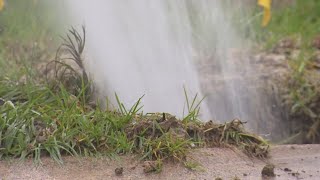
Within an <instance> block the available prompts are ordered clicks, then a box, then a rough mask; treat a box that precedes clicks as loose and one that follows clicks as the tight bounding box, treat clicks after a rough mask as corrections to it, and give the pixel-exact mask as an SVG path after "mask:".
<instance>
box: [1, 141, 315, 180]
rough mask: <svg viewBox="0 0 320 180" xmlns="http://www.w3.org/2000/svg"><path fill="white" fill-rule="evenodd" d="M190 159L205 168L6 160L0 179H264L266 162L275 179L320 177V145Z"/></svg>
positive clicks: (198, 153) (130, 161)
mask: <svg viewBox="0 0 320 180" xmlns="http://www.w3.org/2000/svg"><path fill="white" fill-rule="evenodd" d="M189 158H190V159H193V160H194V161H196V162H199V163H200V164H201V165H202V167H201V168H199V169H202V170H197V171H191V170H188V169H186V168H185V167H183V166H182V165H177V164H175V165H174V164H171V163H169V164H165V165H164V168H163V170H162V172H161V173H159V174H144V173H143V167H142V164H141V163H138V162H137V161H136V160H134V158H132V157H128V156H126V157H120V158H117V159H116V160H101V159H100V160H97V159H92V158H89V159H84V158H81V159H76V158H72V157H66V158H65V159H64V160H65V164H64V165H62V166H59V165H57V164H56V163H54V162H53V161H52V160H50V159H49V158H44V159H43V160H42V162H43V165H42V166H40V167H36V166H34V165H33V163H32V161H31V160H27V161H25V162H22V163H20V162H18V161H17V160H9V161H8V160H7V161H1V162H0V179H6V180H9V179H184V180H187V179H215V178H217V177H221V178H223V179H233V178H234V177H238V178H240V179H262V177H261V170H262V168H263V167H264V166H265V165H266V163H273V164H274V165H275V166H276V168H275V174H276V177H275V178H273V179H320V172H319V170H320V168H319V167H320V145H281V146H275V147H273V148H272V151H271V158H270V159H269V160H265V161H262V160H257V159H250V158H248V157H246V156H245V155H243V154H242V153H240V152H238V151H236V150H231V149H225V148H210V149H198V150H195V151H194V152H193V153H191V155H190V157H189ZM117 167H123V168H124V172H123V175H122V176H120V177H119V176H116V175H115V172H114V170H115V168H117Z"/></svg>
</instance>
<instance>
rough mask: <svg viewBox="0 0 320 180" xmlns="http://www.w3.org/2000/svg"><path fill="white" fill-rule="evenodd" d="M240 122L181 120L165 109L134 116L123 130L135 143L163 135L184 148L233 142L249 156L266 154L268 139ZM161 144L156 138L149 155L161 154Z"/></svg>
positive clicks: (162, 144)
mask: <svg viewBox="0 0 320 180" xmlns="http://www.w3.org/2000/svg"><path fill="white" fill-rule="evenodd" d="M243 124H244V122H242V121H240V120H238V119H235V120H233V121H231V122H228V123H225V124H218V123H214V122H213V121H208V122H206V123H203V122H196V121H183V120H179V119H177V118H176V117H175V116H172V115H170V114H167V113H162V114H161V113H154V114H148V115H144V116H138V117H136V118H135V120H134V121H133V123H131V124H130V125H129V126H127V128H126V129H125V132H126V135H127V138H128V139H129V140H133V141H134V143H135V146H141V145H143V144H145V143H146V142H150V143H151V142H153V143H154V142H156V141H159V139H160V140H161V139H162V138H167V140H168V139H169V141H171V142H172V143H179V142H181V146H183V147H186V148H190V147H194V146H195V145H196V146H198V147H200V146H202V147H229V146H234V147H238V148H240V149H241V150H243V151H244V152H245V153H246V154H247V155H249V156H252V157H258V158H266V157H267V156H268V150H269V146H268V143H267V142H266V141H265V140H263V139H262V138H261V137H259V136H256V135H253V134H250V133H248V132H246V131H245V130H244V128H243ZM182 142H184V143H182ZM165 144H166V143H163V142H161V141H159V143H158V144H157V146H158V147H159V148H158V149H159V151H155V150H154V154H153V155H152V156H153V157H154V158H155V159H159V157H160V158H161V157H163V156H164V155H163V152H160V149H161V150H163V149H165V147H164V145H165ZM181 153H182V152H181ZM179 154H180V153H177V154H175V158H177V159H179V160H181V159H183V158H184V157H183V154H182V155H181V156H179Z"/></svg>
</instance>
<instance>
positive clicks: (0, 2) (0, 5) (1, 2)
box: [0, 0, 4, 11]
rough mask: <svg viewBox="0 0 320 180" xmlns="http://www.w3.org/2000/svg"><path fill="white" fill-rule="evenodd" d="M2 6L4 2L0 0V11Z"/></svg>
mask: <svg viewBox="0 0 320 180" xmlns="http://www.w3.org/2000/svg"><path fill="white" fill-rule="evenodd" d="M3 6H4V0H0V11H1V10H2V9H3Z"/></svg>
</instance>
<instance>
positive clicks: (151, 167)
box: [142, 161, 162, 173]
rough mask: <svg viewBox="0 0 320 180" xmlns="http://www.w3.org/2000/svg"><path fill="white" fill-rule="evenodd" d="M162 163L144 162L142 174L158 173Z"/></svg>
mask: <svg viewBox="0 0 320 180" xmlns="http://www.w3.org/2000/svg"><path fill="white" fill-rule="evenodd" d="M161 166H162V163H161V162H160V161H145V162H144V163H143V165H142V167H143V172H144V173H152V172H159V171H160V170H161Z"/></svg>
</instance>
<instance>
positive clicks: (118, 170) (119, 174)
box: [114, 167, 123, 176]
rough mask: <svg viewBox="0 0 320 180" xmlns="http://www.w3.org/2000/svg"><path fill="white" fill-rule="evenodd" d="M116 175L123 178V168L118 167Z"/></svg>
mask: <svg viewBox="0 0 320 180" xmlns="http://www.w3.org/2000/svg"><path fill="white" fill-rule="evenodd" d="M114 172H115V174H116V175H117V176H122V175H123V167H118V168H116V169H115V170H114Z"/></svg>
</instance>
